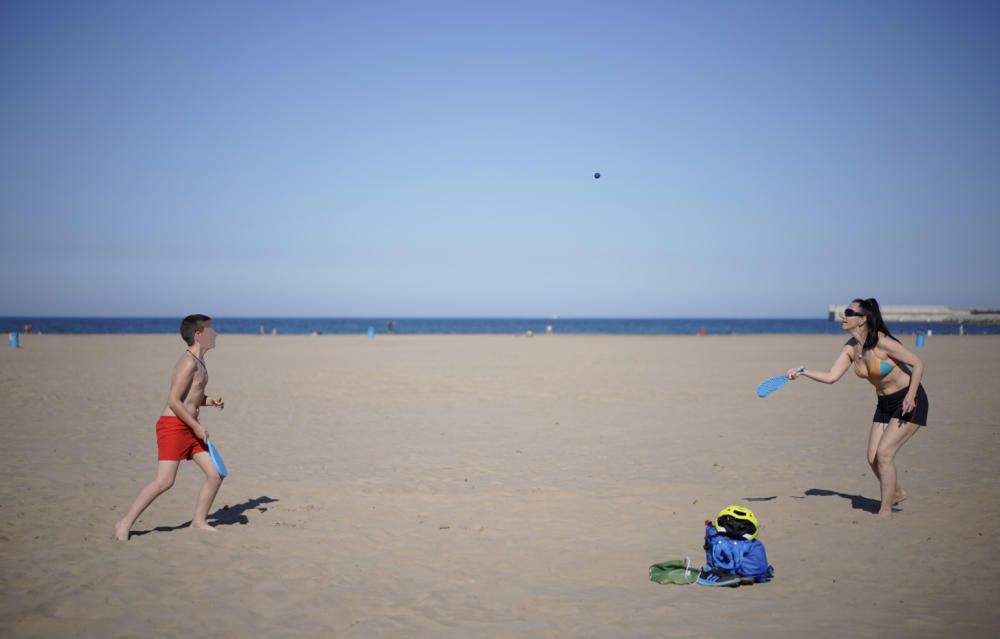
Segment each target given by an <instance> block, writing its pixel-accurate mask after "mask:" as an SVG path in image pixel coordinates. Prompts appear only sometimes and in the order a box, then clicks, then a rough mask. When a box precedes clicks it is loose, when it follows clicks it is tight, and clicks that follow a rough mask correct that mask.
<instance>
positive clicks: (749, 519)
mask: <svg viewBox="0 0 1000 639" xmlns="http://www.w3.org/2000/svg"><path fill="white" fill-rule="evenodd" d="M715 530H716V532H718V533H719V534H720V535H725V536H726V537H730V538H732V539H756V537H757V533H758V532H759V530H760V526H759V525H758V524H757V517H755V516H754V514H753V511H752V510H750V509H749V508H747V507H745V506H726V507H725V508H723V509H722V510H720V511H719V514H718V515H716V516H715Z"/></svg>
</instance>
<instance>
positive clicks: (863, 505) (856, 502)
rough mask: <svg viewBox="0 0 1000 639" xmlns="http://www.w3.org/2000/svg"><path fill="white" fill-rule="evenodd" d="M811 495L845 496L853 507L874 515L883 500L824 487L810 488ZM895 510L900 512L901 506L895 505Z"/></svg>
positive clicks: (808, 494) (807, 492)
mask: <svg viewBox="0 0 1000 639" xmlns="http://www.w3.org/2000/svg"><path fill="white" fill-rule="evenodd" d="M805 494H806V495H807V496H809V497H830V496H834V495H835V496H837V497H843V498H844V499H850V500H851V508H854V509H855V510H863V511H865V512H869V513H872V514H873V515H877V514H878V509H879V506H881V505H882V502H881V501H879V500H878V499H869V498H868V497H862V496H861V495H848V494H847V493H838V492H837V491H835V490H824V489H822V488H810V489H809V490H807V491H806V492H805ZM892 510H893V512H899V508H896V507H893V509H892Z"/></svg>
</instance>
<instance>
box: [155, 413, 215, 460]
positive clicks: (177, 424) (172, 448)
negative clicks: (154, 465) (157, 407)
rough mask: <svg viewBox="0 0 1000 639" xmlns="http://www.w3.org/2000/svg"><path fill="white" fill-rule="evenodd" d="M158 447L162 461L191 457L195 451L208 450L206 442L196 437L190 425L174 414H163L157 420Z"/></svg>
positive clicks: (203, 451)
mask: <svg viewBox="0 0 1000 639" xmlns="http://www.w3.org/2000/svg"><path fill="white" fill-rule="evenodd" d="M156 448H157V449H158V451H159V459H160V461H180V460H182V459H191V458H192V457H194V455H195V453H207V452H208V447H207V446H205V442H203V441H201V440H200V439H198V438H197V437H195V436H194V432H193V431H192V430H191V429H190V428H189V427H188V425H187V424H185V423H184V422H183V421H182V420H181V418H180V417H176V416H174V415H161V416H160V419H158V420H156Z"/></svg>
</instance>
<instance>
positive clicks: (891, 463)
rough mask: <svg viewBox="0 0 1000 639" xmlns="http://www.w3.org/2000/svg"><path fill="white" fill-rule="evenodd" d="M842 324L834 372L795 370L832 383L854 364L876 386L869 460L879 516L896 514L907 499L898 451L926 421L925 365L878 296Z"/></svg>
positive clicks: (857, 304)
mask: <svg viewBox="0 0 1000 639" xmlns="http://www.w3.org/2000/svg"><path fill="white" fill-rule="evenodd" d="M841 321H842V323H841V328H842V329H844V330H845V331H846V332H847V333H848V334H850V336H851V339H849V340H847V343H846V344H844V348H843V349H841V351H840V356H838V357H837V360H836V361H835V362H834V363H833V366H832V367H831V368H830V370H829V372H826V373H822V372H819V371H810V370H803V371H799V370H798V369H792V370H790V371H788V378H789V379H795V378H797V377H799V376H800V375H803V376H805V377H808V378H809V379H814V380H816V381H817V382H823V383H824V384H832V383H834V382H836V381H837V380H839V379H840V378H841V377H843V376H844V373H846V372H847V369H848V368H850V367H852V366H853V368H854V372H855V373H856V374H857V376H858V377H861V378H864V379H867V380H868V381H869V382H871V384H872V386H874V387H875V394H876V395H877V396H878V404H877V405H876V408H875V416H874V417H873V418H872V429H871V433H870V434H869V435H868V464H869V465H870V466H871V467H872V471H874V473H875V476H876V477H878V480H879V484H880V486H881V489H882V504H881V506H880V508H879V511H878V514H879V515H881V516H882V517H887V518H891V517H892V506H893V505H894V504H898V503H899V502H901V501H903V500H904V499H906V493H904V492H903V489H902V488H901V487H900V486H899V483H898V481H897V480H896V463H895V459H896V453H897V452H899V449H900V447H902V445H903V444H905V443H906V442H907V440H909V439H910V438H911V437H913V434H914V433H916V432H917V429H918V428H920V427H921V426H926V425H927V408H928V403H927V394H926V393H925V392H924V387H923V386H921V385H920V378H921V376H922V375H923V373H924V364H923V362H921V361H920V358H919V357H917V356H916V355H914V354H913V353H911V352H910V351H908V350H906V348H904V347H903V345H902V344H901V343H900V342H899V340H898V339H896V338H895V337H893V336H892V333H890V332H889V329H888V328H887V327H886V325H885V322H884V321H882V312H881V311H880V310H879V307H878V302H877V301H875V298H868V299H866V300H860V299H856V300H854V301H853V302H851V303H850V305H849V306H848V307H847V308H846V309H845V310H844V313H843V316H842V318H841Z"/></svg>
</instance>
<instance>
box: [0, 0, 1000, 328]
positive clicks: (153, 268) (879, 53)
mask: <svg viewBox="0 0 1000 639" xmlns="http://www.w3.org/2000/svg"><path fill="white" fill-rule="evenodd" d="M0 92H2V99H0V218H2V219H0V221H2V231H0V249H2V250H0V272H2V278H0V315H31V314H35V315H101V316H106V315H131V316H136V315H139V316H141V315H168V316H175V315H184V314H187V313H190V312H204V313H208V314H210V315H215V316H251V317H254V316H357V315H377V316H395V317H403V316H548V315H551V314H558V315H561V316H564V317H569V316H577V317H580V316H639V317H698V316H701V317H705V316H716V317H823V316H824V315H825V311H826V305H827V304H828V303H832V302H846V301H849V300H850V299H851V298H853V297H856V296H859V295H860V296H865V297H867V296H875V297H878V298H879V299H880V301H881V302H882V303H883V304H919V303H942V304H951V305H956V306H992V307H994V308H997V307H1000V285H998V282H1000V3H997V2H966V1H962V2H910V1H907V2H811V1H801V0H799V1H790V2H690V3H673V2H609V1H605V2H583V1H579V0H577V1H568V2H541V1H531V2H512V1H506V2H490V3H480V2H471V1H468V0H467V1H465V2H380V1H377V0H376V1H370V2H350V3H347V2H333V1H330V2H315V3H313V2H250V1H242V0H241V1H239V2H192V3H186V2H167V3H145V2H142V3H137V2H44V1H40V2H34V1H32V2H28V1H24V2H13V1H10V0H7V1H4V2H2V3H0ZM595 171H600V172H601V174H602V177H601V179H600V180H595V179H594V178H593V177H592V176H593V173H594V172H595Z"/></svg>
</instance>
